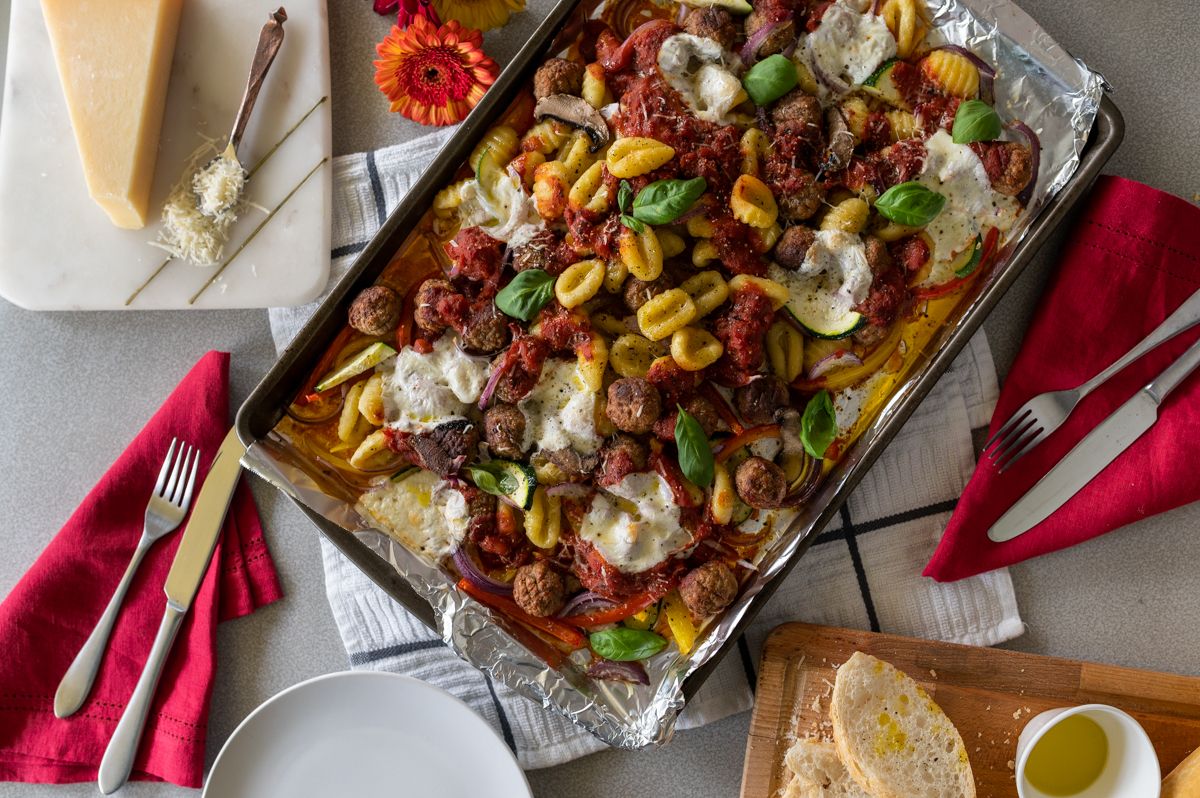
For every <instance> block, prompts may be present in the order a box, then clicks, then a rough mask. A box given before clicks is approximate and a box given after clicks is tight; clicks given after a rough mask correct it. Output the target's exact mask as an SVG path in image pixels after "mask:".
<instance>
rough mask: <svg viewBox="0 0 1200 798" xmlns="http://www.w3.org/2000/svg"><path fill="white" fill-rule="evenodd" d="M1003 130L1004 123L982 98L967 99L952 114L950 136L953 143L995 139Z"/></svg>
mask: <svg viewBox="0 0 1200 798" xmlns="http://www.w3.org/2000/svg"><path fill="white" fill-rule="evenodd" d="M1003 132H1004V123H1003V122H1001V121H1000V115H999V114H998V113H996V109H995V108H992V106H990V105H988V104H987V103H985V102H984V101H983V100H967V101H966V102H965V103H962V104H960V105H959V106H958V111H957V112H955V114H954V130H953V132H952V136H953V138H954V143H955V144H970V143H971V142H972V141H995V140H996V139H998V138H1000V134H1001V133H1003Z"/></svg>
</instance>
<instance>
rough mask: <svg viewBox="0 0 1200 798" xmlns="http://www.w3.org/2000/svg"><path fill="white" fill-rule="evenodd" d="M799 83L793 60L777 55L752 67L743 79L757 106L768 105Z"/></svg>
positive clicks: (743, 85)
mask: <svg viewBox="0 0 1200 798" xmlns="http://www.w3.org/2000/svg"><path fill="white" fill-rule="evenodd" d="M798 82H799V78H798V76H797V75H796V65H795V64H793V63H792V59H790V58H788V57H787V56H786V55H781V54H779V53H776V54H775V55H772V56H770V57H768V58H764V59H763V60H761V61H759V62H758V63H757V64H755V65H754V66H752V67H750V71H749V72H747V73H746V75H745V77H743V78H742V87H743V88H745V89H746V93H747V94H749V95H750V99H751V100H754V104H755V105H766V104H767V103H770V102H774V101H775V100H778V99H779V98H780V97H782V96H783V95H785V94H787V93H788V92H789V91H791V90H792V89H794V88H796V84H797V83H798Z"/></svg>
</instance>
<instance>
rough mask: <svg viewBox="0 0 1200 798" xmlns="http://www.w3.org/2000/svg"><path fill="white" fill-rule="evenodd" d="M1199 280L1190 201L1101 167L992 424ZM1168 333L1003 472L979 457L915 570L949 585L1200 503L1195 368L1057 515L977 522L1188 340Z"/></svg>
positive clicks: (1097, 358) (1070, 382)
mask: <svg viewBox="0 0 1200 798" xmlns="http://www.w3.org/2000/svg"><path fill="white" fill-rule="evenodd" d="M1197 289H1200V208H1198V207H1196V206H1195V205H1193V204H1191V203H1190V202H1187V201H1185V200H1182V199H1180V198H1178V197H1173V196H1171V195H1170V194H1165V193H1163V192H1161V191H1158V190H1156V189H1152V188H1150V187H1148V186H1144V185H1142V184H1140V183H1135V182H1133V181H1131V180H1125V179H1123V178H1119V177H1101V178H1100V179H1099V181H1097V183H1096V187H1095V188H1094V189H1093V191H1092V194H1091V197H1090V199H1089V202H1088V205H1087V206H1086V207H1085V209H1084V210H1083V212H1082V215H1081V217H1080V218H1079V220H1078V221H1077V222H1076V224H1075V229H1074V230H1073V231H1072V234H1071V236H1070V238H1069V239H1068V244H1067V246H1066V248H1065V250H1064V251H1063V255H1062V264H1061V266H1060V268H1059V270H1058V273H1057V275H1056V276H1055V277H1054V278H1053V279H1052V280H1051V283H1050V285H1049V286H1048V288H1047V289H1046V293H1045V295H1044V297H1043V299H1042V302H1041V305H1040V306H1039V307H1038V310H1037V313H1036V315H1035V316H1034V320H1033V323H1032V324H1031V325H1030V328H1029V332H1028V333H1027V334H1026V336H1025V342H1024V344H1023V345H1022V347H1021V353H1020V355H1019V356H1018V357H1017V360H1016V362H1015V363H1014V364H1013V368H1012V371H1011V372H1010V373H1009V375H1008V379H1007V381H1006V382H1005V384H1004V390H1003V391H1002V392H1001V393H1000V400H999V402H998V403H997V405H996V412H995V414H994V415H993V416H992V425H991V432H994V431H995V430H996V429H997V428H998V427H999V426H1000V425H1001V424H1003V423H1004V421H1006V420H1007V419H1008V418H1009V417H1010V416H1011V415H1012V413H1013V412H1014V411H1015V410H1016V409H1017V408H1018V407H1020V406H1021V405H1023V404H1024V403H1025V402H1026V401H1027V400H1028V399H1029V398H1030V397H1032V396H1034V395H1036V394H1039V393H1041V392H1043V391H1050V390H1057V389H1061V388H1071V387H1074V386H1076V385H1078V384H1080V383H1082V382H1084V381H1085V380H1087V379H1089V378H1091V377H1092V376H1093V375H1095V374H1096V373H1098V372H1100V371H1102V370H1103V369H1104V368H1105V367H1106V366H1108V364H1110V363H1112V362H1113V361H1114V360H1116V359H1117V358H1119V357H1120V356H1121V355H1123V354H1124V353H1125V352H1127V351H1128V350H1129V349H1131V348H1132V347H1133V346H1134V345H1135V344H1136V343H1137V342H1138V341H1140V340H1141V339H1142V338H1144V337H1145V336H1146V335H1147V334H1148V333H1149V332H1150V331H1151V330H1153V329H1154V328H1155V327H1156V326H1158V324H1159V323H1160V322H1162V320H1163V319H1165V318H1166V317H1167V316H1169V315H1170V314H1171V313H1172V312H1173V311H1174V310H1175V309H1176V308H1177V307H1179V305H1181V304H1182V303H1183V301H1184V300H1185V299H1187V298H1188V297H1189V296H1191V294H1192V293H1193V292H1195V291H1196V290H1197ZM1198 337H1200V336H1198V331H1197V330H1189V331H1188V332H1186V333H1184V334H1182V335H1180V336H1177V337H1176V338H1175V339H1173V340H1172V341H1169V342H1168V343H1166V344H1163V345H1162V346H1160V347H1159V348H1158V349H1156V350H1154V351H1153V352H1151V353H1150V354H1148V355H1146V356H1145V357H1143V358H1141V359H1140V360H1138V361H1136V362H1135V363H1133V364H1132V365H1130V366H1129V367H1128V368H1126V369H1125V370H1124V371H1123V372H1121V373H1120V374H1118V375H1117V376H1116V377H1114V378H1113V379H1111V380H1109V381H1108V382H1107V383H1105V384H1104V385H1103V386H1101V387H1100V388H1098V389H1097V390H1096V391H1095V393H1093V394H1092V395H1091V396H1089V397H1087V398H1086V399H1085V400H1084V401H1083V402H1081V403H1080V405H1079V406H1078V407H1077V408H1076V409H1075V412H1074V413H1073V414H1072V415H1071V417H1070V418H1069V419H1067V422H1066V424H1064V425H1063V427H1062V428H1061V429H1059V430H1058V431H1057V432H1055V433H1054V434H1053V435H1051V436H1050V437H1049V438H1047V439H1046V440H1045V441H1043V442H1042V443H1041V444H1040V445H1039V446H1038V447H1037V448H1036V449H1034V450H1033V451H1031V452H1030V453H1029V454H1027V455H1025V457H1024V458H1022V460H1021V461H1020V462H1019V463H1018V464H1017V465H1016V466H1014V467H1013V468H1011V469H1009V470H1008V471H1007V472H1006V473H1004V474H1000V473H999V472H998V471H997V470H996V469H995V468H994V467H993V466H992V465H991V464H990V463H988V462H986V461H985V462H982V463H981V464H980V465H979V466H978V467H977V468H976V469H975V473H974V475H973V476H972V477H971V481H970V482H969V483H968V485H967V488H966V490H965V491H964V492H963V495H962V498H961V499H960V500H959V502H958V506H957V508H956V509H955V511H954V515H953V517H951V519H950V524H949V525H948V526H947V528H946V534H945V535H944V536H943V537H942V541H941V544H940V545H939V546H938V549H937V551H936V552H935V553H934V555H933V559H932V560H930V562H929V565H928V566H926V568H925V575H926V576H931V577H933V578H934V579H937V580H938V581H943V582H948V581H952V580H955V579H962V578H963V577H967V576H971V575H973V574H977V573H981V572H983V571H990V570H992V569H994V568H1000V567H1002V566H1005V565H1010V564H1012V563H1015V562H1020V561H1022V560H1027V559H1029V558H1030V557H1036V556H1038V555H1039V554H1045V553H1047V552H1051V551H1057V550H1059V549H1064V548H1066V547H1068V546H1074V545H1075V544H1076V543H1081V542H1083V541H1085V540H1089V539H1091V538H1094V537H1096V536H1097V535H1102V534H1104V533H1105V532H1109V531H1111V530H1113V529H1116V528H1117V527H1121V526H1124V525H1126V524H1129V523H1132V522H1134V521H1137V520H1139V519H1141V518H1146V517H1148V516H1151V515H1155V514H1156V513H1161V512H1165V511H1167V510H1170V509H1172V508H1175V507H1179V506H1180V505H1183V504H1187V503H1189V502H1194V501H1197V500H1200V480H1197V479H1196V477H1195V472H1194V470H1193V468H1194V466H1193V461H1194V460H1195V456H1196V454H1195V453H1196V452H1197V451H1200V375H1192V376H1191V377H1190V378H1189V379H1187V380H1185V381H1184V382H1183V384H1181V385H1180V386H1179V387H1178V388H1176V389H1175V392H1174V393H1172V394H1171V395H1170V396H1169V397H1168V398H1167V401H1166V402H1165V403H1164V405H1163V407H1162V408H1161V409H1160V413H1159V420H1158V423H1157V424H1156V425H1155V426H1154V427H1152V428H1151V429H1150V431H1149V432H1147V433H1146V434H1145V435H1143V436H1142V437H1141V438H1140V439H1138V441H1137V442H1136V443H1134V444H1133V445H1132V446H1131V447H1129V449H1128V450H1126V451H1125V452H1123V453H1122V454H1121V455H1120V456H1119V457H1117V459H1116V460H1115V461H1113V463H1112V464H1111V465H1109V467H1108V468H1106V469H1105V470H1104V471H1103V472H1101V473H1100V475H1099V476H1097V477H1096V478H1095V479H1094V480H1092V481H1091V482H1090V483H1089V484H1088V485H1087V486H1086V487H1085V488H1084V489H1083V490H1082V491H1080V492H1079V493H1078V494H1077V495H1075V496H1074V497H1072V498H1071V499H1070V500H1069V501H1067V503H1066V504H1064V505H1063V506H1062V507H1061V508H1059V509H1058V511H1057V512H1055V513H1054V514H1053V515H1051V516H1050V517H1049V518H1047V519H1046V520H1045V521H1043V522H1042V523H1040V524H1038V525H1037V526H1036V527H1034V528H1033V529H1030V530H1029V531H1028V532H1026V533H1025V534H1024V535H1021V536H1019V537H1017V538H1014V539H1013V540H1010V541H1008V542H1006V543H993V542H992V541H990V540H988V538H987V530H988V528H989V527H991V525H992V524H993V523H994V522H995V521H996V520H997V519H998V518H999V517H1000V516H1001V515H1002V514H1003V513H1004V511H1005V510H1007V509H1008V508H1009V507H1011V506H1012V504H1013V503H1014V502H1015V501H1016V500H1017V499H1018V498H1020V497H1021V496H1022V495H1024V494H1025V492H1026V491H1028V490H1029V489H1030V488H1031V487H1032V486H1033V484H1034V483H1035V482H1037V480H1038V479H1039V478H1040V477H1041V476H1042V475H1044V474H1045V473H1046V472H1047V471H1048V470H1050V468H1051V467H1052V466H1053V465H1054V464H1055V463H1057V462H1058V461H1059V459H1061V458H1062V456H1063V455H1064V454H1066V453H1067V452H1068V451H1070V450H1071V448H1072V447H1073V446H1074V445H1075V444H1076V443H1078V442H1079V440H1080V439H1081V438H1082V437H1083V436H1084V435H1086V434H1087V432H1088V431H1090V430H1091V429H1093V428H1094V427H1095V426H1096V425H1097V424H1099V423H1100V421H1102V420H1103V419H1104V418H1105V417H1106V416H1107V415H1108V414H1109V413H1111V412H1112V411H1113V410H1115V409H1116V408H1117V407H1119V406H1120V405H1121V404H1122V403H1124V402H1125V401H1126V400H1127V399H1128V398H1129V397H1130V396H1132V395H1133V394H1134V392H1135V391H1137V390H1138V389H1139V388H1141V387H1142V386H1143V385H1145V384H1146V383H1147V382H1149V381H1150V380H1152V379H1154V377H1155V376H1157V375H1158V374H1159V372H1161V371H1162V370H1163V369H1165V368H1166V367H1167V366H1168V365H1170V364H1171V362H1172V361H1173V360H1175V359H1176V358H1177V357H1179V355H1180V354H1182V352H1183V351H1184V350H1185V349H1186V348H1187V347H1188V346H1189V345H1190V344H1191V343H1192V342H1194V341H1195V340H1197V338H1198Z"/></svg>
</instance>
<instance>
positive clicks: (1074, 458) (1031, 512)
mask: <svg viewBox="0 0 1200 798" xmlns="http://www.w3.org/2000/svg"><path fill="white" fill-rule="evenodd" d="M1197 366H1200V341H1197V342H1196V343H1194V344H1192V345H1191V347H1189V348H1188V350H1187V351H1186V352H1184V353H1183V354H1182V355H1180V357H1179V359H1178V360H1176V361H1175V362H1174V363H1172V364H1171V365H1170V366H1168V367H1167V368H1166V369H1165V370H1164V371H1163V372H1162V374H1159V375H1158V377H1157V378H1155V380H1154V381H1153V382H1151V383H1149V384H1147V385H1145V386H1143V387H1142V389H1141V390H1139V391H1138V392H1137V393H1135V394H1134V395H1133V397H1132V398H1131V399H1130V400H1129V401H1127V402H1126V403H1125V404H1123V405H1121V406H1120V407H1118V408H1117V409H1116V410H1114V411H1113V412H1112V414H1111V415H1110V416H1109V417H1108V418H1106V419H1104V421H1102V422H1100V424H1099V426H1097V427H1096V428H1095V429H1094V430H1092V431H1091V432H1089V433H1088V434H1087V435H1085V436H1084V438H1083V440H1081V441H1080V442H1079V443H1077V444H1075V448H1074V449H1072V450H1071V451H1069V452H1067V454H1066V455H1065V456H1064V457H1063V459H1062V460H1059V461H1058V463H1057V464H1056V465H1055V466H1054V467H1053V468H1051V469H1050V471H1049V472H1047V473H1046V475H1045V476H1043V477H1042V478H1041V479H1039V480H1038V481H1037V484H1036V485H1034V486H1033V487H1032V488H1030V489H1029V492H1028V493H1026V494H1025V495H1024V496H1022V497H1021V498H1020V499H1018V500H1017V503H1016V504H1014V505H1013V506H1012V507H1010V508H1009V509H1008V512H1006V513H1005V514H1004V515H1002V516H1000V520H998V521H997V522H996V523H995V524H993V525H992V528H991V529H989V530H988V537H989V538H990V539H992V540H993V541H995V542H997V543H1003V542H1004V541H1006V540H1012V539H1013V538H1015V537H1017V536H1018V535H1022V534H1024V533H1026V532H1028V531H1029V530H1030V529H1032V528H1033V527H1035V526H1037V525H1038V524H1040V523H1041V522H1042V521H1044V520H1046V518H1047V517H1049V515H1050V514H1051V513H1053V512H1054V511H1055V510H1057V509H1058V508H1059V507H1062V506H1063V505H1064V504H1066V502H1067V500H1068V499H1070V498H1071V497H1072V496H1074V495H1075V494H1076V493H1078V492H1079V491H1080V490H1082V488H1083V486H1084V485H1086V484H1088V483H1089V482H1091V481H1092V479H1094V478H1095V476H1096V475H1097V474H1099V473H1100V472H1101V471H1103V470H1104V469H1105V468H1106V467H1107V466H1108V464H1109V463H1111V462H1112V461H1113V460H1115V459H1116V458H1117V456H1118V455H1119V454H1121V452H1123V451H1125V450H1126V449H1127V448H1129V446H1130V445H1131V444H1132V443H1133V442H1134V441H1136V440H1137V439H1138V438H1140V437H1142V435H1143V434H1144V433H1145V432H1146V430H1148V429H1150V428H1151V427H1153V426H1154V422H1156V421H1158V408H1159V406H1160V405H1161V404H1162V403H1163V400H1164V399H1166V398H1167V394H1169V393H1170V392H1171V391H1173V390H1174V389H1175V388H1176V387H1177V386H1178V385H1179V383H1181V382H1183V381H1184V379H1186V378H1187V376H1188V375H1189V374H1191V373H1192V372H1193V371H1194V370H1195V369H1196V367H1197Z"/></svg>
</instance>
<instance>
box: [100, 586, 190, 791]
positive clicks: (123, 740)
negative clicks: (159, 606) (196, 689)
mask: <svg viewBox="0 0 1200 798" xmlns="http://www.w3.org/2000/svg"><path fill="white" fill-rule="evenodd" d="M183 614H184V613H183V611H182V610H179V609H176V608H175V606H174V605H172V604H171V603H170V602H167V611H166V612H165V613H164V614H163V619H162V623H161V624H160V625H159V627H158V634H157V635H156V636H155V638H154V645H153V647H151V649H150V656H149V657H148V658H147V659H146V665H145V667H144V668H142V675H141V676H140V677H138V681H137V686H136V687H134V688H133V695H131V696H130V697H129V703H128V704H126V705H125V711H124V712H123V713H122V714H121V720H120V721H119V722H118V723H117V728H116V731H114V732H113V736H112V739H111V740H109V741H108V748H106V749H105V750H104V758H103V759H101V760H100V773H99V777H98V778H97V781H98V782H99V784H100V792H102V793H104V794H105V795H111V794H112V793H114V792H116V791H117V790H119V789H121V786H122V785H123V784H125V782H126V781H127V780H128V779H129V774H130V773H131V772H133V758H134V756H136V755H137V750H138V743H140V742H141V739H142V731H143V730H144V729H145V727H146V718H147V717H148V716H149V715H150V705H151V703H153V701H154V691H155V689H156V688H157V687H158V679H159V677H160V676H161V675H162V669H163V665H164V664H166V661H167V655H168V654H170V653H171V644H172V643H174V642H175V635H176V633H177V632H178V631H179V626H180V624H182V623H183Z"/></svg>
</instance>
